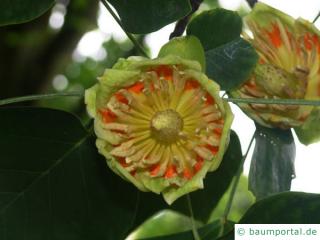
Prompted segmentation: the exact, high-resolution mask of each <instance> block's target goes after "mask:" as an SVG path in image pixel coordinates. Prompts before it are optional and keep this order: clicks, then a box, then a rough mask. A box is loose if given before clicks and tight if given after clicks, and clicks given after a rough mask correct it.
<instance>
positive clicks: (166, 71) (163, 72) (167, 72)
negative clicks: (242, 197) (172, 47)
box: [154, 65, 172, 81]
mask: <svg viewBox="0 0 320 240" xmlns="http://www.w3.org/2000/svg"><path fill="white" fill-rule="evenodd" d="M154 71H155V72H156V73H157V75H158V76H159V77H164V78H165V79H166V80H168V81H170V80H172V68H170V67H168V66H166V65H161V66H159V67H157V68H156V69H154Z"/></svg>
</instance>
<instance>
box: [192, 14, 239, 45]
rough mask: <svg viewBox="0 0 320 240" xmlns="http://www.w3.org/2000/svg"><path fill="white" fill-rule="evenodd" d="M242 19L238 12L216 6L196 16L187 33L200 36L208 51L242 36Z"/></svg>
mask: <svg viewBox="0 0 320 240" xmlns="http://www.w3.org/2000/svg"><path fill="white" fill-rule="evenodd" d="M241 31H242V20H241V17H240V16H239V14H238V13H237V12H234V11H230V10H226V9H223V8H216V9H213V10H209V11H204V12H203V13H201V14H199V15H198V16H196V17H194V18H193V19H192V20H191V21H190V23H189V25H188V27H187V34H188V35H194V36H196V37H198V38H199V39H200V41H201V43H202V45H203V47H204V49H205V50H206V51H208V50H211V49H213V48H216V47H219V46H221V45H223V44H225V43H227V42H230V41H232V40H234V39H236V38H238V37H239V36H240V33H241Z"/></svg>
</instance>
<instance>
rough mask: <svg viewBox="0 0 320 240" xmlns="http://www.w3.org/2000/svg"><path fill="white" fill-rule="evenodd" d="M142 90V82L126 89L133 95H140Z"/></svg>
mask: <svg viewBox="0 0 320 240" xmlns="http://www.w3.org/2000/svg"><path fill="white" fill-rule="evenodd" d="M143 89H144V84H143V83H142V82H138V83H136V84H134V85H132V86H130V87H128V90H129V91H131V92H135V93H141V91H142V90H143Z"/></svg>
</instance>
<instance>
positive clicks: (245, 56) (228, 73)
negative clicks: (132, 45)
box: [206, 38, 258, 91]
mask: <svg viewBox="0 0 320 240" xmlns="http://www.w3.org/2000/svg"><path fill="white" fill-rule="evenodd" d="M257 61H258V55H257V53H256V51H255V50H254V48H253V47H252V46H251V44H249V43H248V42H247V41H245V40H243V39H242V38H237V39H236V40H233V41H232V42H229V43H227V44H225V45H222V46H220V47H218V48H215V49H211V50H209V51H207V52H206V63H207V75H208V76H209V77H210V78H212V79H213V80H214V81H216V82H217V83H219V85H220V86H221V89H222V90H226V91H228V90H231V89H234V88H236V87H238V86H240V85H241V84H242V83H243V82H244V81H246V80H247V79H248V78H249V76H250V74H251V72H252V70H253V69H254V67H255V65H256V63H257Z"/></svg>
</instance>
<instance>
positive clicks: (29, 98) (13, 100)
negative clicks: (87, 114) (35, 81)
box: [0, 92, 83, 106]
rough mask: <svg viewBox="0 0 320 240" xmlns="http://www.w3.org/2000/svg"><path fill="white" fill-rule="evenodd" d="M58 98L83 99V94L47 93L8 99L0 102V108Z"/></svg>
mask: <svg viewBox="0 0 320 240" xmlns="http://www.w3.org/2000/svg"><path fill="white" fill-rule="evenodd" d="M57 97H83V93H81V92H62V93H47V94H37V95H29V96H22V97H14V98H7V99H3V100H0V106H2V105H7V104H11V103H18V102H27V101H34V100H40V99H53V98H57Z"/></svg>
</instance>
